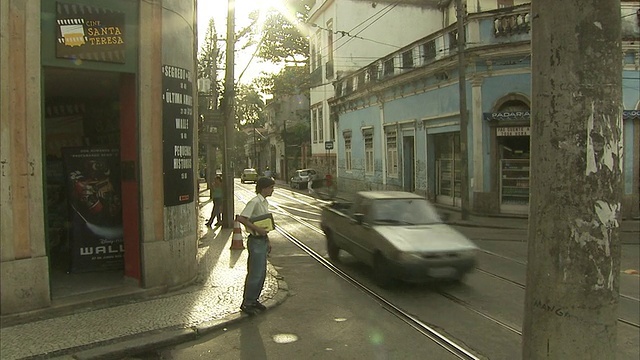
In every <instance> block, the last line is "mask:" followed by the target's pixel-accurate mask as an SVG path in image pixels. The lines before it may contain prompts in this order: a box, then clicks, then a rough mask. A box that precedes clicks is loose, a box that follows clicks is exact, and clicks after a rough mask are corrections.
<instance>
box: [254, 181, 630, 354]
mask: <svg viewBox="0 0 640 360" xmlns="http://www.w3.org/2000/svg"><path fill="white" fill-rule="evenodd" d="M244 190H245V191H248V190H246V189H244ZM252 195H253V193H252ZM277 195H278V196H282V197H284V198H288V199H290V200H292V201H294V202H297V203H299V204H301V205H305V206H310V207H312V208H313V209H318V210H320V209H321V208H320V207H318V206H317V205H316V204H313V203H310V202H306V201H304V200H303V199H300V198H299V197H295V196H290V195H288V194H283V192H278V193H277ZM246 201H248V200H246ZM246 201H245V202H246ZM272 206H273V208H274V209H275V210H276V213H277V214H279V215H282V216H286V217H289V218H290V219H293V220H294V221H296V222H298V223H299V224H301V225H303V226H305V227H306V228H308V229H310V230H312V231H314V232H316V233H318V234H321V235H323V236H324V232H323V231H322V229H321V228H320V227H319V226H316V225H314V224H312V223H311V222H317V220H315V219H313V220H312V219H308V218H305V217H303V216H299V215H296V214H294V213H292V212H291V211H289V210H295V211H296V212H298V213H303V214H308V215H317V216H319V215H320V214H317V213H314V212H313V211H309V210H305V209H298V208H293V207H292V206H289V205H284V204H281V203H279V202H277V201H274V204H273V205H272ZM276 230H277V231H278V233H280V234H281V235H283V236H284V237H285V238H286V239H287V240H289V241H290V242H292V243H293V244H295V245H296V246H298V247H299V248H301V249H302V250H303V251H305V252H306V253H307V254H308V255H309V256H311V257H312V258H313V259H314V260H316V261H318V262H319V263H320V264H321V265H322V266H324V267H325V268H327V269H329V270H330V271H332V272H334V273H335V274H336V275H338V276H339V277H341V278H343V279H344V280H345V281H347V282H349V283H351V284H352V285H353V286H355V287H357V288H359V289H361V290H362V291H363V292H364V293H366V294H368V295H369V296H371V297H373V298H374V299H376V300H377V301H378V302H379V303H380V304H382V306H383V307H384V308H385V309H387V310H388V311H390V312H391V313H393V314H394V315H396V316H397V317H398V318H400V319H401V320H403V321H405V322H406V323H407V324H408V325H410V326H411V327H413V328H414V329H416V330H418V331H420V332H421V333H423V332H424V334H425V336H427V337H428V338H430V339H432V337H433V339H432V340H433V341H436V339H439V341H442V342H444V343H446V341H451V340H449V339H447V337H446V336H445V335H442V334H440V333H437V332H435V330H433V329H432V328H431V327H429V326H428V325H426V324H424V323H423V322H422V321H420V320H419V319H417V318H415V317H414V316H412V315H411V314H409V313H407V312H405V311H404V310H402V309H400V308H398V307H397V306H395V305H394V304H393V303H391V302H389V301H388V300H386V299H385V298H384V297H382V296H381V295H379V294H378V293H376V292H375V291H374V290H372V289H369V288H368V287H367V286H366V285H364V284H362V283H360V282H359V281H357V280H356V279H354V278H352V277H351V276H350V275H348V274H347V273H346V272H344V271H342V270H340V269H339V268H337V267H336V266H335V265H334V264H333V263H331V262H330V261H329V260H327V259H325V258H324V257H323V256H322V255H321V254H319V253H318V252H316V251H315V250H313V249H312V248H311V247H309V246H308V245H306V244H304V243H303V242H302V241H300V240H298V239H297V238H295V237H294V236H293V235H291V234H290V233H288V232H287V231H286V230H284V229H283V228H282V227H280V226H276ZM481 251H482V252H483V253H486V254H488V255H490V256H494V257H498V258H501V259H503V260H508V261H513V262H515V263H518V264H520V265H524V266H526V262H523V261H520V260H517V259H513V258H510V257H508V256H504V255H501V254H498V253H495V252H492V251H488V250H482V249H481ZM476 270H477V271H478V272H479V273H482V274H485V275H487V276H490V277H492V278H495V279H498V280H500V281H504V282H507V283H509V284H510V285H512V286H516V287H518V288H521V289H525V288H526V286H525V284H523V283H521V282H519V281H515V280H512V279H509V278H508V277H505V276H502V275H500V274H497V273H494V272H491V271H488V270H485V269H482V268H476ZM438 294H439V295H441V296H442V297H444V298H446V299H448V300H449V301H451V302H453V303H455V304H457V305H459V306H462V307H464V308H466V309H467V310H469V311H471V312H472V313H475V314H477V315H479V316H480V317H482V318H484V319H486V320H488V321H490V322H492V323H494V324H496V325H498V326H500V327H502V328H504V329H506V330H508V331H510V332H512V333H514V334H517V335H518V336H522V332H521V330H520V329H517V328H516V327H514V326H512V325H509V324H507V323H505V322H504V321H502V320H500V319H499V318H497V317H495V316H492V315H491V314H490V313H488V312H486V311H483V310H480V309H478V308H477V307H474V306H473V305H472V304H469V303H468V302H466V301H464V300H463V299H460V298H458V297H457V296H455V295H453V294H451V293H449V292H446V291H442V290H440V291H438ZM620 297H621V298H624V299H627V300H629V301H634V302H638V299H636V298H633V297H630V296H627V295H623V294H620ZM618 321H619V322H621V323H623V324H626V325H628V326H631V327H634V328H640V326H639V325H638V324H636V323H634V322H632V321H629V320H626V319H623V318H618ZM431 331H433V332H434V333H431ZM436 343H438V344H439V345H440V343H439V342H438V341H436ZM441 346H442V345H441ZM443 347H444V348H446V349H448V348H447V347H445V346H443ZM461 354H463V355H461V356H463V357H460V358H461V359H475V358H477V357H464V356H467V355H464V353H463V352H462V353H461ZM469 354H470V353H469ZM470 355H471V356H473V355H472V354H470Z"/></svg>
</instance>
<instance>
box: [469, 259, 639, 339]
mask: <svg viewBox="0 0 640 360" xmlns="http://www.w3.org/2000/svg"><path fill="white" fill-rule="evenodd" d="M480 251H482V252H484V253H486V254H489V255H492V256H496V257H499V258H501V259H504V260H510V261H513V262H515V263H518V264H521V265H525V266H526V263H525V262H522V261H519V260H516V259H512V258H509V257H508V256H503V255H500V254H496V253H494V252H491V251H485V250H480ZM475 271H477V272H479V273H482V274H485V275H487V276H490V277H493V278H495V279H499V280H501V281H504V282H507V283H509V284H512V285H514V286H517V287H519V288H521V289H523V290H524V289H526V285H525V284H523V283H521V282H518V281H515V280H511V279H509V278H507V277H504V276H502V275H498V274H495V273H492V272H491V271H487V270H484V269H482V268H479V267H476V269H475ZM619 296H620V298H621V299H625V300H628V301H632V302H635V303H638V304H640V300H639V299H637V298H634V297H632V296H629V295H625V294H619ZM470 310H472V311H473V309H470ZM618 321H619V322H621V323H623V324H626V325H629V326H632V327H635V328H637V329H640V324H637V323H634V322H633V321H630V320H627V319H623V318H618Z"/></svg>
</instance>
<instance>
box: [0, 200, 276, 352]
mask: <svg viewBox="0 0 640 360" xmlns="http://www.w3.org/2000/svg"><path fill="white" fill-rule="evenodd" d="M211 206H212V205H211V203H207V204H206V205H205V206H203V207H202V208H201V209H200V217H201V223H204V222H205V221H206V218H208V215H209V214H210V213H211ZM238 206H240V205H238ZM203 219H204V220H203ZM200 230H202V231H203V232H204V233H205V235H204V236H203V237H202V238H201V241H200V242H199V246H198V258H197V261H198V270H199V271H198V278H197V280H196V281H195V283H194V284H191V285H190V286H189V287H187V288H185V289H182V290H179V291H175V292H170V293H165V294H163V295H159V296H153V297H150V298H146V299H143V300H142V301H140V300H137V301H136V300H133V301H135V302H129V303H124V304H121V305H118V306H112V307H101V308H97V309H96V308H91V309H85V310H82V311H80V312H78V311H76V312H74V313H72V314H68V315H63V316H57V317H52V318H49V319H46V320H38V321H32V322H29V323H25V324H20V325H14V326H8V327H3V328H2V329H1V330H0V339H1V340H0V358H1V359H2V360H11V359H24V358H39V359H42V358H60V359H95V358H121V357H124V356H126V355H127V354H134V353H140V352H143V351H146V350H151V349H157V348H161V347H165V346H170V345H173V344H178V343H181V342H185V341H190V340H195V339H196V338H198V337H201V336H202V335H203V334H206V333H208V332H211V331H213V330H215V329H218V328H221V327H225V326H227V325H228V324H230V323H233V322H235V321H238V320H239V319H241V318H243V317H246V315H243V314H241V313H240V309H239V308H240V303H241V302H242V292H243V287H244V278H245V275H246V266H247V255H248V253H247V251H246V250H230V246H231V240H232V233H233V230H232V229H221V228H216V229H211V230H209V231H208V232H207V231H206V230H204V225H202V229H200ZM278 278H279V276H278V274H277V272H276V271H275V269H274V268H273V267H272V266H271V265H269V268H268V273H267V279H266V281H265V287H264V290H263V292H262V295H261V301H262V302H263V303H264V304H265V305H266V306H267V307H273V306H275V305H277V304H278V303H281V302H282V301H284V299H285V298H286V296H287V285H286V283H284V282H283V281H281V280H278ZM130 301H131V300H130ZM51 310H52V312H55V309H51Z"/></svg>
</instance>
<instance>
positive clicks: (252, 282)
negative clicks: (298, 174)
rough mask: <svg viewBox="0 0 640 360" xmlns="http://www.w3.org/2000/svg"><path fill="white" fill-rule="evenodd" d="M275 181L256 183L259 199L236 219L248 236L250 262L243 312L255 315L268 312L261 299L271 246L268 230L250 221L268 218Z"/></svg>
mask: <svg viewBox="0 0 640 360" xmlns="http://www.w3.org/2000/svg"><path fill="white" fill-rule="evenodd" d="M275 183H276V182H275V181H274V180H273V179H271V178H267V177H261V178H259V179H258V181H257V182H256V194H257V195H256V196H255V197H254V198H253V199H251V200H249V202H248V203H247V205H246V206H245V207H244V210H242V212H241V213H240V215H238V217H237V219H238V222H240V223H241V224H242V225H244V227H245V228H246V229H247V231H248V232H249V239H248V240H247V248H248V250H249V259H248V260H247V277H246V278H245V282H244V294H243V299H242V305H241V306H240V310H242V312H244V313H246V314H249V315H255V314H256V312H258V311H262V310H266V307H265V306H264V305H262V304H261V303H260V302H259V301H258V298H259V297H260V293H261V292H262V287H263V286H264V280H265V278H266V276H267V254H268V253H270V252H271V244H270V243H269V237H268V235H267V230H265V229H264V228H261V227H259V226H257V225H255V224H254V223H253V222H251V220H250V219H251V218H255V217H256V216H261V215H268V214H269V202H268V201H267V197H268V196H271V194H273V189H274V187H275Z"/></svg>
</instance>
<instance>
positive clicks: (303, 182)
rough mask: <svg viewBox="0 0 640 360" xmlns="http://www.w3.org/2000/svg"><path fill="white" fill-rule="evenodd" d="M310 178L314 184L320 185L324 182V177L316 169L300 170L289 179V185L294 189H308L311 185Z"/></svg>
mask: <svg viewBox="0 0 640 360" xmlns="http://www.w3.org/2000/svg"><path fill="white" fill-rule="evenodd" d="M309 177H311V179H312V180H313V183H314V184H316V183H319V182H321V181H322V175H320V173H319V172H318V171H316V170H315V169H299V170H296V173H295V174H293V176H292V177H291V179H289V185H290V186H291V187H292V188H298V189H306V188H307V186H308V183H309Z"/></svg>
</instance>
